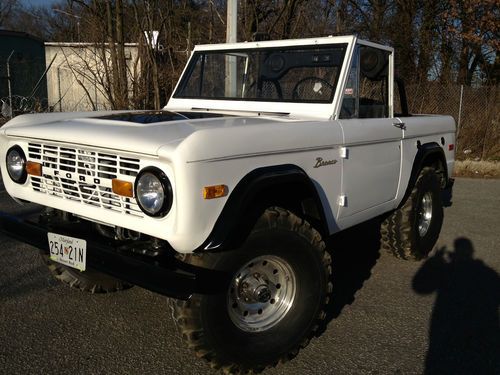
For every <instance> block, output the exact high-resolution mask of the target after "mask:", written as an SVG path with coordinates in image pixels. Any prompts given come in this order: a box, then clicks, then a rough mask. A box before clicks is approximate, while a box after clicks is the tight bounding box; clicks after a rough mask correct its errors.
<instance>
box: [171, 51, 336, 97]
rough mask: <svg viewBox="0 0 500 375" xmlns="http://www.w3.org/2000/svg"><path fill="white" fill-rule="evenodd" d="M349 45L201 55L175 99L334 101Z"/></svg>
mask: <svg viewBox="0 0 500 375" xmlns="http://www.w3.org/2000/svg"><path fill="white" fill-rule="evenodd" d="M345 50H346V45H345V44H336V45H325V46H311V47H299V48H297V47H294V48H291V47H281V48H266V49H246V50H245V49H241V50H231V51H199V52H195V53H194V55H193V57H192V59H191V60H190V63H189V66H188V68H187V69H186V73H185V74H184V76H183V77H182V79H181V82H180V84H179V87H178V88H177V90H176V92H175V94H174V98H181V99H182V98H190V99H194V98H196V99H215V100H253V101H269V102H298V103H331V102H332V101H333V96H334V94H335V88H336V85H337V82H338V79H339V74H340V69H341V67H342V63H343V60H344V55H345Z"/></svg>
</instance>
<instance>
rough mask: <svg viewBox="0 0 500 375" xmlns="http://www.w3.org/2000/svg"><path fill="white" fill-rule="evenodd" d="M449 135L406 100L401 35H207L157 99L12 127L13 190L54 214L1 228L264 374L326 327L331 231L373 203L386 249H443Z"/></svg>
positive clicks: (4, 166)
mask: <svg viewBox="0 0 500 375" xmlns="http://www.w3.org/2000/svg"><path fill="white" fill-rule="evenodd" d="M395 97H398V98H399V99H397V100H395V99H394V98H395ZM396 108H397V109H396ZM396 112H398V113H396ZM454 145H455V123H454V120H453V118H451V117H448V116H424V115H410V114H409V113H408V109H407V105H406V95H405V91H404V85H403V84H402V82H400V81H399V80H398V79H397V77H395V75H394V50H393V49H392V48H389V47H386V46H382V45H379V44H375V43H370V42H367V41H363V40H359V39H358V38H357V37H355V36H345V37H324V38H315V39H302V40H283V41H264V42H248V43H236V44H220V45H202V46H197V47H196V48H195V49H194V51H193V53H192V55H191V58H190V59H189V62H188V64H187V66H186V68H185V70H184V72H183V73H182V76H181V78H180V80H179V83H178V84H177V87H176V88H175V90H174V92H173V94H172V97H171V98H170V100H169V102H168V104H167V105H166V107H165V108H164V109H163V110H161V111H141V112H138V111H108V112H88V113H57V114H56V113H50V114H41V115H23V116H19V117H16V118H14V119H13V120H11V121H10V122H8V123H7V124H6V125H4V126H3V127H2V128H1V129H0V153H1V155H0V157H1V163H0V164H1V171H2V176H3V183H4V185H5V188H6V190H7V191H8V193H9V194H10V195H11V196H12V197H13V198H14V199H15V200H16V201H18V202H19V203H23V202H32V203H37V204H39V205H41V206H43V211H42V212H41V213H40V215H39V216H38V217H37V219H36V220H33V219H30V220H28V219H25V218H23V219H21V218H18V217H14V216H9V215H7V214H2V215H1V221H0V222H1V230H2V231H3V232H5V233H7V234H8V235H10V236H12V237H14V238H16V239H18V240H20V241H23V242H26V243H28V244H30V245H33V246H35V247H38V248H39V249H41V251H42V254H43V256H44V259H45V261H46V262H47V264H48V265H49V269H50V270H51V272H52V273H53V274H54V275H55V277H56V278H58V279H59V280H61V281H63V282H65V283H68V284H69V285H71V286H72V287H75V288H78V289H82V290H88V291H91V292H109V291H114V290H119V289H126V288H128V287H130V286H132V285H138V286H141V287H144V288H147V289H150V290H152V291H155V292H158V293H161V294H164V295H166V296H169V297H172V298H173V300H172V301H173V302H172V310H173V314H174V318H175V321H176V323H177V325H178V326H179V328H180V330H181V332H182V335H183V337H184V339H185V340H186V341H187V342H188V345H189V346H190V347H191V348H192V349H193V350H195V351H196V353H197V355H198V356H199V357H203V358H205V359H206V360H208V361H209V362H210V363H211V364H212V366H214V367H216V368H222V369H223V370H224V371H226V372H236V373H237V372H248V371H260V370H262V369H265V368H266V367H269V366H273V365H275V364H277V363H279V362H282V361H285V360H287V359H290V358H292V357H293V356H294V355H296V353H297V352H298V350H299V349H300V348H303V347H304V346H305V345H306V344H307V343H308V341H309V339H310V338H311V337H313V336H314V334H315V333H316V332H317V331H318V330H319V329H320V328H321V327H322V325H324V324H325V319H324V318H325V305H326V304H327V302H328V301H329V299H331V297H332V284H331V272H332V266H331V258H330V255H329V253H328V249H326V248H325V242H324V240H325V239H326V238H328V237H329V236H331V235H333V234H334V233H336V232H339V231H342V230H344V229H346V228H349V227H352V226H354V225H356V224H359V223H362V222H365V221H367V220H370V219H374V218H380V222H381V226H380V228H381V247H382V248H384V249H386V250H388V251H390V252H392V253H393V254H394V255H395V256H397V257H400V258H403V259H421V258H423V257H425V256H426V255H427V254H428V253H429V252H430V251H431V250H432V248H433V246H434V244H435V242H436V240H437V238H438V235H439V232H440V229H441V224H442V221H443V201H442V198H441V192H442V191H443V190H444V189H445V188H447V187H449V186H450V185H451V182H452V179H450V175H451V173H452V170H453V164H454Z"/></svg>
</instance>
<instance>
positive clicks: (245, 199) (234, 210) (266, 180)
mask: <svg viewBox="0 0 500 375" xmlns="http://www.w3.org/2000/svg"><path fill="white" fill-rule="evenodd" d="M297 184H299V185H300V186H301V187H303V188H305V189H307V190H306V191H307V192H308V194H310V195H311V196H312V198H313V200H314V203H315V204H316V207H317V209H318V213H319V215H320V220H321V223H322V228H317V229H318V230H320V232H325V229H326V233H327V231H328V228H327V224H326V223H327V222H326V216H325V213H324V209H323V205H322V203H321V200H320V197H319V194H318V191H317V190H316V187H315V186H314V184H313V182H312V181H311V179H310V178H309V176H308V175H307V173H306V172H305V171H304V170H302V169H301V168H300V167H298V166H296V165H293V164H283V165H275V166H270V167H262V168H257V169H254V170H253V171H251V172H249V173H248V174H247V175H245V176H244V177H243V178H242V179H241V180H240V182H239V183H238V184H237V185H236V187H235V188H234V189H233V192H232V193H231V194H230V195H229V198H228V200H227V202H226V204H225V205H224V208H223V209H222V212H221V214H220V215H219V217H218V218H217V221H216V222H215V225H214V227H213V229H212V231H211V233H210V235H209V236H208V238H207V239H206V240H205V242H204V243H203V244H202V245H201V246H200V247H199V248H198V249H196V252H199V251H203V250H205V251H224V250H230V249H234V248H237V247H238V246H239V245H241V243H242V242H243V241H244V240H245V239H246V236H247V235H248V234H249V233H250V230H251V229H252V228H253V225H254V224H255V222H256V220H257V219H258V216H257V217H256V216H253V215H251V214H250V213H252V212H257V211H256V210H255V208H256V207H255V206H256V204H255V203H256V199H257V198H258V195H259V193H261V192H264V191H265V190H266V189H269V188H272V187H276V186H278V185H295V186H296V185H297ZM266 208H267V207H266Z"/></svg>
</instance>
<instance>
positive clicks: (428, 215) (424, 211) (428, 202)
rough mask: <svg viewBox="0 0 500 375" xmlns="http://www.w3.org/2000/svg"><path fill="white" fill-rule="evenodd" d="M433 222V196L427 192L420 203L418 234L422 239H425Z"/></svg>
mask: <svg viewBox="0 0 500 375" xmlns="http://www.w3.org/2000/svg"><path fill="white" fill-rule="evenodd" d="M431 220H432V195H431V193H430V192H427V193H425V194H424V196H423V197H422V201H421V202H420V210H419V212H418V233H419V234H420V237H424V236H425V235H426V234H427V231H428V230H429V227H430V226H431Z"/></svg>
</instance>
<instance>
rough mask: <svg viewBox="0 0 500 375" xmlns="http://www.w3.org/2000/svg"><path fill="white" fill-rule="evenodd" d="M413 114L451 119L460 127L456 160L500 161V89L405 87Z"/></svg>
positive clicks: (458, 86)
mask: <svg viewBox="0 0 500 375" xmlns="http://www.w3.org/2000/svg"><path fill="white" fill-rule="evenodd" d="M406 91H407V97H408V106H409V110H410V113H426V114H442V115H451V116H453V117H454V118H455V121H456V123H457V135H458V138H457V153H456V157H457V159H474V160H500V86H484V87H468V86H461V85H442V84H438V83H434V82H426V83H424V84H414V85H408V86H407V87H406Z"/></svg>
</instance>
